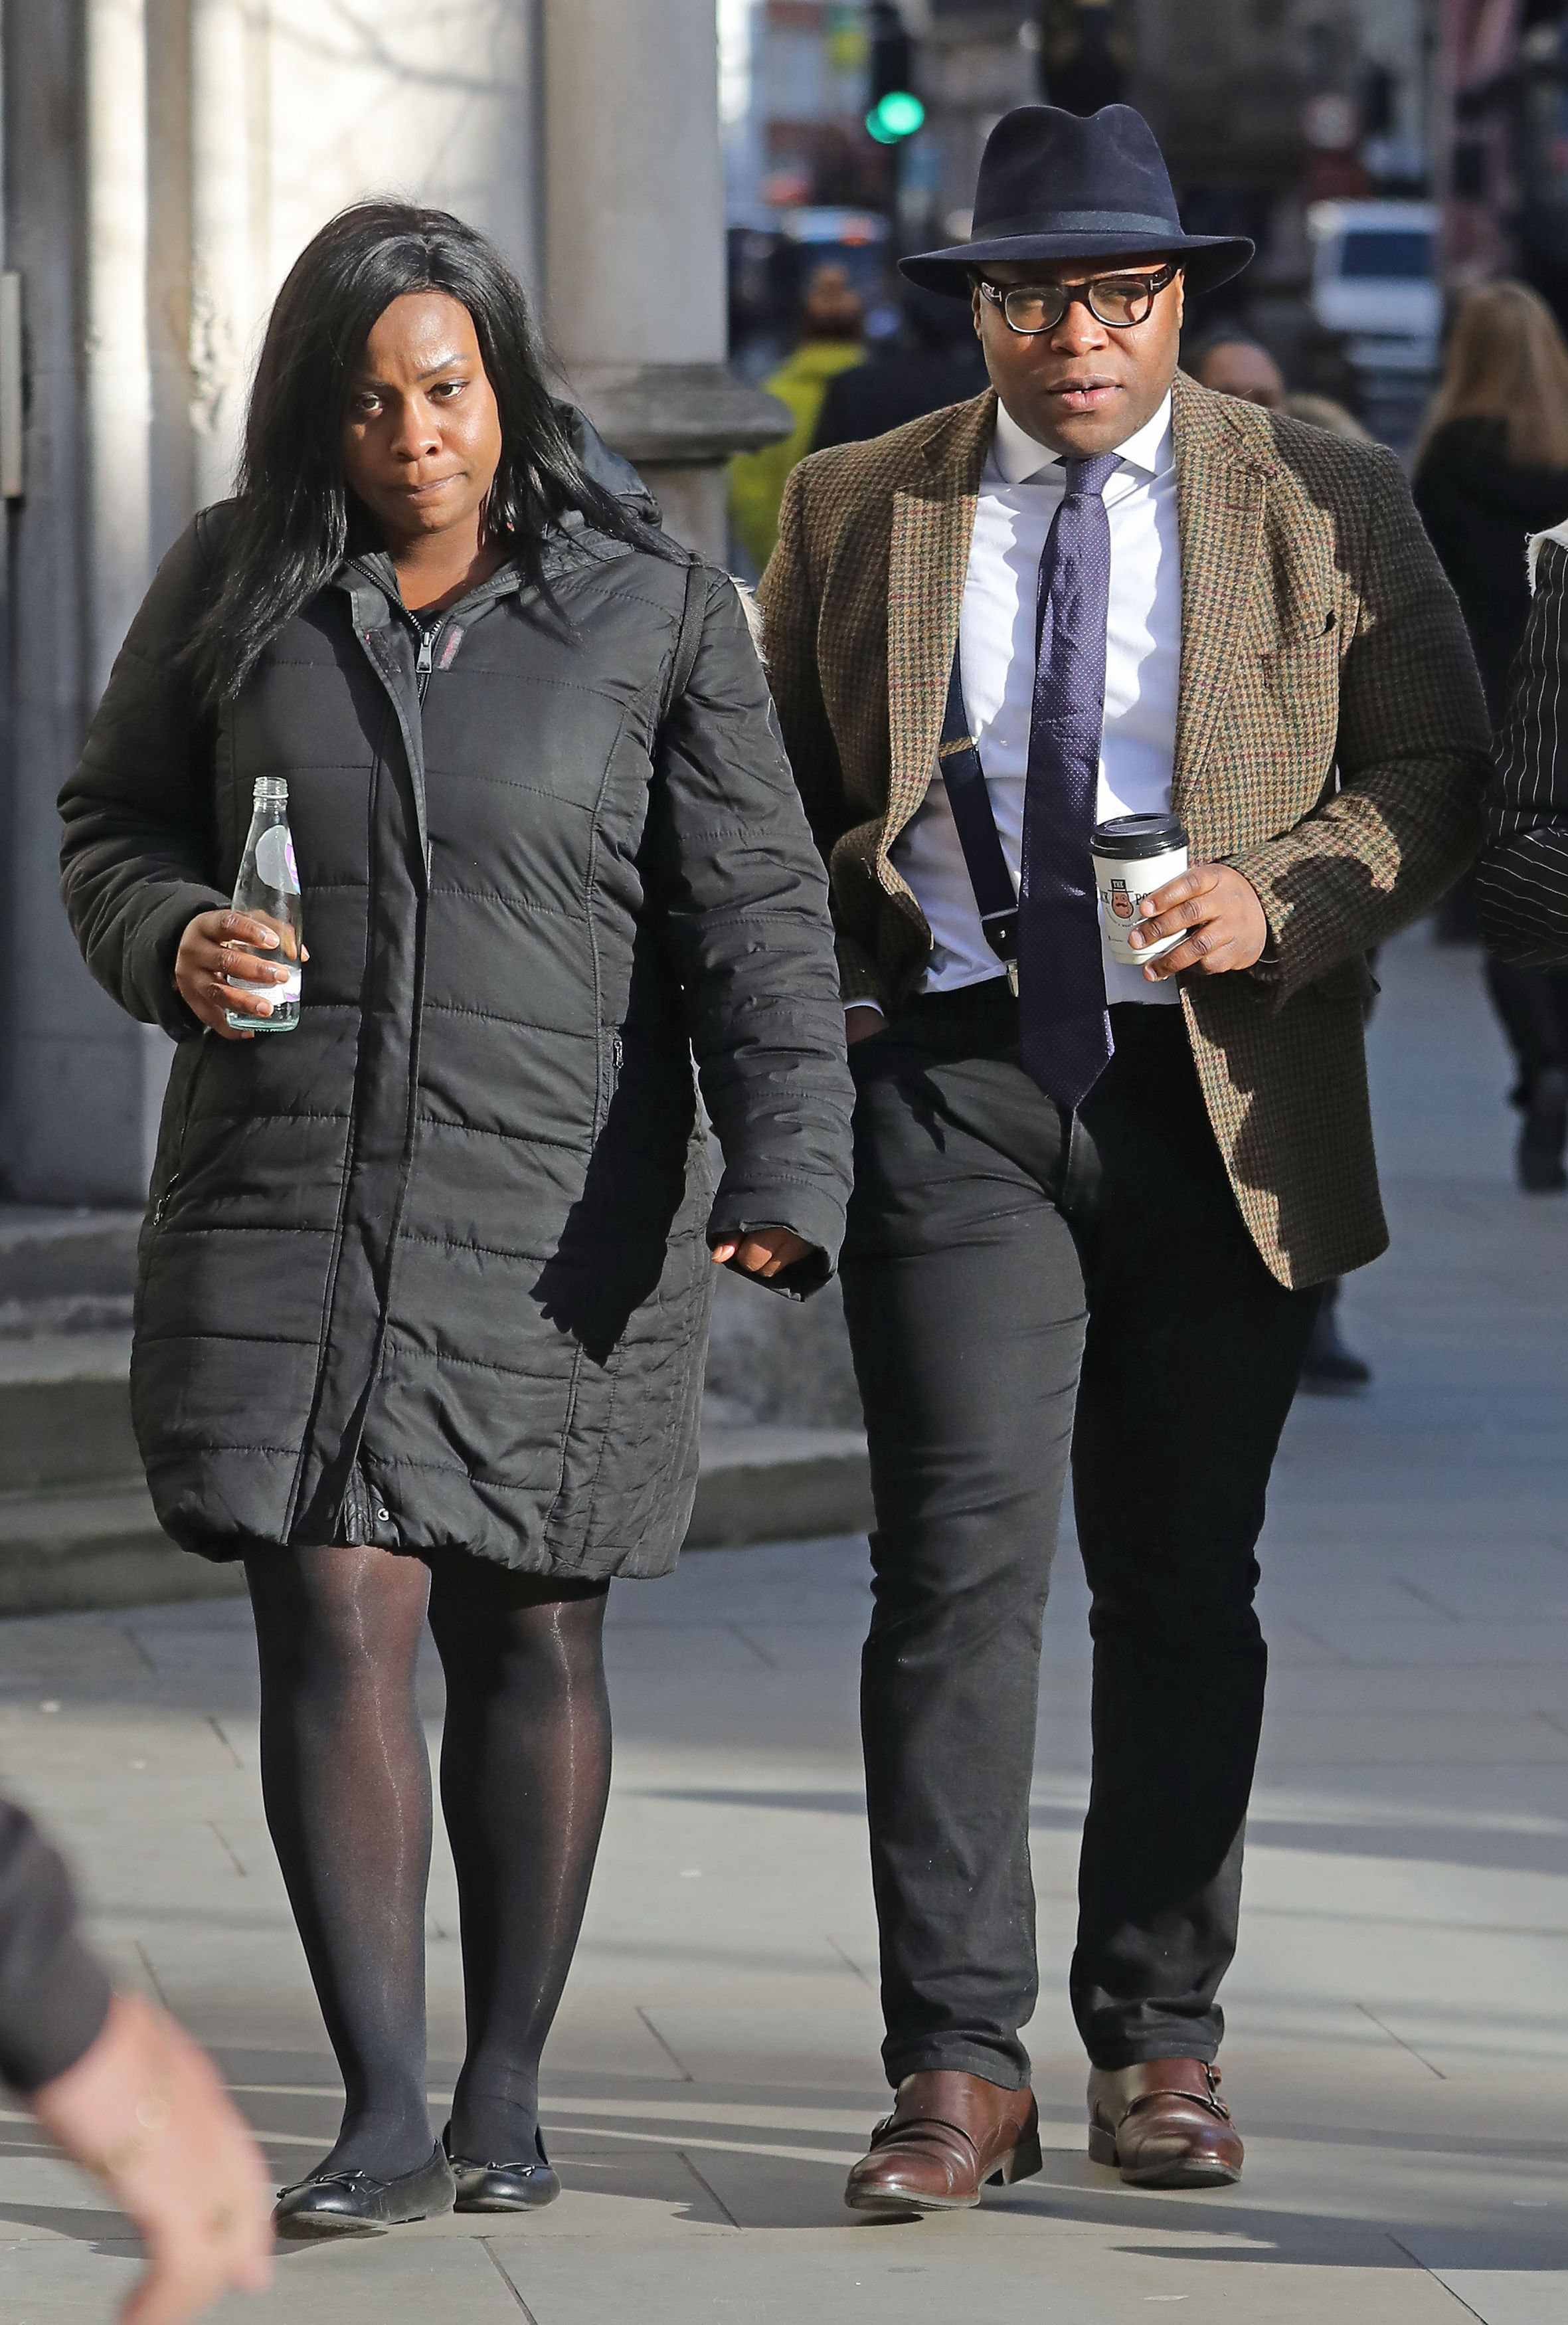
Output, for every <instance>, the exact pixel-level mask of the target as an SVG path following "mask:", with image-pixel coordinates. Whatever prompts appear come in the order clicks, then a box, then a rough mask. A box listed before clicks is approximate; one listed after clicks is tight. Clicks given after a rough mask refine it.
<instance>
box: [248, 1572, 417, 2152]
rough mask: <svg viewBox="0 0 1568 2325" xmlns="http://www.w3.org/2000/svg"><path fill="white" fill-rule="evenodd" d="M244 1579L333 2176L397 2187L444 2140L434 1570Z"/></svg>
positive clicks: (269, 1807) (275, 1837)
mask: <svg viewBox="0 0 1568 2325" xmlns="http://www.w3.org/2000/svg"><path fill="white" fill-rule="evenodd" d="M245 1575H246V1579H247V1580H248V1582H249V1584H250V1592H251V1604H252V1607H253V1608H254V1614H255V1621H256V1644H257V1648H258V1650H259V1652H260V1656H261V1670H262V1793H263V1800H264V1802H265V1803H266V1811H267V1825H268V1829H270V1831H271V1833H272V1842H273V1846H274V1847H275V1848H276V1849H277V1852H278V1862H279V1864H280V1865H281V1867H282V1872H283V1880H284V1883H285V1885H286V1886H287V1888H288V1892H289V1903H290V1904H291V1906H292V1907H293V1909H294V1919H295V1921H296V1922H297V1923H298V1924H299V1929H300V1938H301V1940H302V1941H303V1942H304V1947H305V1957H306V1959H307V1961H308V1962H309V1966H310V1976H311V1978H312V1980H313V1981H314V1984H315V1987H316V1993H317V1996H318V2000H319V2001H320V2005H321V2015H322V2016H323V2018H324V2019H325V2020H326V2022H327V2034H328V2035H329V2037H330V2038H331V2042H332V2048H333V2050H334V2052H336V2053H337V2063H338V2066H339V2068H340V2070H341V2071H342V2075H343V2082H344V2089H345V2093H346V2107H345V2109H344V2117H343V2129H342V2132H341V2134H340V2135H339V2137H338V2140H337V2145H336V2146H335V2147H334V2148H333V2150H332V2152H331V2154H330V2155H329V2156H328V2157H327V2164H326V2168H327V2169H330V2170H332V2171H340V2170H343V2171H347V2170H356V2171H361V2172H368V2173H370V2175H371V2176H372V2178H374V2179H378V2180H391V2179H395V2178H397V2177H398V2176H399V2175H400V2174H401V2173H402V2172H411V2171H413V2170H415V2169H416V2168H417V2166H418V2165H420V2164H421V2163H427V2162H428V2161H429V2154H430V2147H431V2138H430V2122H429V2109H428V2107H427V2106H426V2101H425V1889H426V1885H427V1882H428V1880H429V1868H430V1764H429V1757H428V1755H427V1754H426V1750H425V1736H424V1730H423V1728H422V1727H421V1726H420V1717H419V1711H418V1709H417V1706H416V1704H415V1700H414V1666H415V1662H416V1659H417V1657H418V1653H419V1645H420V1635H421V1633H422V1632H423V1629H424V1626H425V1606H426V1600H427V1598H428V1596H429V1573H428V1572H427V1570H426V1569H425V1568H424V1567H423V1566H422V1565H421V1564H420V1561H419V1560H418V1559H413V1558H400V1557H395V1556H393V1555H392V1553H391V1552H387V1551H384V1550H373V1549H345V1548H339V1549H319V1550H299V1551H285V1550H269V1551H266V1552H259V1553H258V1554H257V1555H256V1556H255V1557H254V1558H251V1559H248V1560H247V1561H246V1562H245ZM316 2168H318V2169H320V2168H322V2167H320V2166H318V2167H316Z"/></svg>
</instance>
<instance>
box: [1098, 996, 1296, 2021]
mask: <svg viewBox="0 0 1568 2325" xmlns="http://www.w3.org/2000/svg"><path fill="white" fill-rule="evenodd" d="M1115 1018H1116V1024H1117V1055H1116V1057H1115V1059H1114V1060H1113V1061H1112V1064H1111V1068H1110V1070H1108V1072H1107V1075H1106V1077H1105V1079H1104V1081H1103V1083H1102V1086H1101V1088H1099V1089H1097V1090H1096V1091H1095V1092H1094V1093H1093V1095H1092V1097H1091V1098H1090V1100H1089V1103H1088V1105H1087V1106H1086V1107H1085V1108H1084V1129H1085V1130H1086V1131H1087V1132H1088V1133H1089V1135H1090V1136H1091V1138H1092V1139H1093V1144H1094V1146H1095V1148H1096V1150H1097V1152H1098V1153H1099V1157H1100V1162H1101V1167H1102V1183H1101V1191H1100V1205H1099V1222H1098V1227H1097V1230H1096V1233H1095V1237H1094V1241H1093V1246H1092V1249H1091V1251H1090V1255H1089V1284H1090V1324H1089V1332H1088V1338H1087V1343H1086V1347H1085V1350H1084V1377H1083V1384H1082V1387H1081V1390H1080V1394H1079V1400H1078V1417H1077V1425H1076V1429H1075V1436H1074V1445H1073V1482H1074V1495H1075V1505H1076V1510H1077V1518H1078V1534H1079V1540H1080V1542H1081V1543H1082V1545H1083V1552H1084V1567H1085V1570H1086V1571H1087V1574H1088V1578H1089V1583H1090V1588H1091V1589H1092V1591H1093V1616H1092V1627H1093V1636H1094V1694H1093V1738H1094V1773H1093V1787H1092V1792H1091V1798H1090V1808H1089V1816H1088V1821H1087V1823H1086V1825H1085V1828H1084V1851H1083V1859H1082V1865H1081V1870H1080V1876H1079V1903H1080V1919H1079V1928H1078V1945H1077V1950H1076V1953H1075V1959H1074V1964H1073V1974H1072V1993H1073V2005H1074V2009H1075V2014H1076V2016H1077V2021H1078V2026H1079V2030H1080V2032H1081V2033H1082V2034H1083V2037H1084V2044H1085V2047H1086V2048H1087V2050H1088V2052H1089V2056H1090V2058H1091V2060H1092V2061H1093V2063H1094V2064H1095V2065H1096V2066H1100V2067H1122V2066H1129V2065H1131V2064H1133V2063H1135V2062H1137V2061H1143V2060H1148V2059H1158V2058H1181V2057H1186V2058H1212V2057H1213V2054H1214V2052H1215V2051H1216V2050H1217V2048H1218V2046H1219V2042H1220V2037H1221V2033H1222V2026H1223V2021H1222V2015H1221V2013H1220V2009H1219V2006H1218V2004H1217V2003H1216V2001H1215V1995H1216V1992H1217V1989H1218V1987H1219V1984H1220V1980H1221V1978H1222V1977H1223V1975H1224V1972H1225V1970H1226V1969H1227V1968H1228V1967H1229V1965H1230V1961H1231V1955H1232V1954H1233V1952H1234V1950H1235V1943H1236V1923H1237V1913H1238V1909H1239V1904H1240V1899H1241V1836H1242V1827H1243V1823H1244V1820H1245V1818H1246V1813H1247V1802H1248V1796H1249V1793H1250V1790H1251V1783H1252V1771H1253V1765H1254V1763H1255V1760H1256V1757H1257V1750H1258V1736H1259V1725H1260V1722H1261V1719H1262V1712H1263V1683H1264V1674H1265V1671H1266V1668H1267V1651H1266V1649H1265V1646H1264V1644H1263V1637H1262V1633H1261V1631H1260V1629H1259V1623H1258V1617H1257V1614H1256V1612H1255V1609H1254V1607H1253V1592H1254V1589H1255V1588H1256V1585H1257V1581H1258V1568H1257V1564H1256V1562H1255V1560H1254V1557H1253V1551H1254V1547H1255V1545H1256V1542H1257V1539H1258V1535H1259V1531H1260V1529H1261V1527H1262V1523H1263V1511H1264V1496H1265V1491H1266V1488H1267V1486H1268V1473H1269V1469H1270V1467H1271V1466H1272V1463H1273V1459H1274V1454H1275V1450H1276V1448H1277V1444H1278V1440H1279V1432H1280V1431H1281V1429H1282V1427H1283V1426H1284V1422H1285V1417H1286V1414H1287V1412H1288V1411H1289V1409H1290V1402H1291V1398H1292V1396H1293V1394H1294V1393H1295V1389H1296V1377H1297V1375H1298V1372H1299V1370H1300V1366H1301V1358H1302V1353H1303V1350H1304V1348H1305V1344H1306V1338H1307V1335H1308V1333H1309V1331H1310V1329H1311V1327H1312V1322H1313V1317H1314V1310H1315V1307H1316V1304H1317V1293H1316V1292H1315V1291H1306V1292H1287V1291H1286V1290H1285V1289H1283V1287H1282V1286H1281V1285H1280V1284H1278V1283H1277V1282H1276V1281H1275V1279H1274V1278H1273V1276H1271V1275H1270V1274H1269V1273H1268V1269H1267V1268H1266V1267H1265V1266H1264V1264H1263V1262H1262V1260H1261V1259H1260V1258H1259V1255H1258V1253H1257V1251H1256V1249H1255V1247H1254V1246H1253V1244H1252V1241H1251V1238H1250V1236H1249V1235H1248V1233H1247V1230H1246V1228H1245V1227H1244V1226H1243V1225H1242V1222H1241V1215H1240V1213H1239V1212H1238V1210H1237V1209H1236V1205H1235V1201H1234V1199H1233V1197H1232V1195H1231V1189H1230V1186H1229V1183H1228V1181H1227V1180H1226V1177H1225V1172H1224V1169H1223V1166H1222V1163H1221V1160H1220V1155H1219V1152H1218V1149H1217V1147H1216V1146H1215V1144H1214V1139H1213V1132H1212V1131H1211V1129H1210V1127H1209V1124H1208V1120H1207V1117H1206V1116H1205V1115H1204V1109H1203V1103H1202V1099H1201V1097H1200V1094H1199V1091H1198V1087H1197V1079H1196V1074H1195V1072H1194V1068H1193V1064H1192V1060H1191V1057H1190V1054H1189V1052H1188V1049H1187V1043H1186V1039H1185V1033H1184V1031H1183V1028H1182V1025H1181V1022H1180V1020H1179V1018H1178V1017H1177V1016H1176V1012H1174V1011H1171V1012H1169V1013H1167V1012H1166V1011H1163V1010H1154V1009H1138V1008H1137V1007H1133V1008H1130V1009H1128V1008H1123V1009H1119V1010H1118V1011H1117V1012H1116V1013H1115ZM1129 1019H1130V1020H1132V1021H1133V1022H1132V1023H1130V1024H1129V1023H1124V1022H1123V1021H1125V1020H1129Z"/></svg>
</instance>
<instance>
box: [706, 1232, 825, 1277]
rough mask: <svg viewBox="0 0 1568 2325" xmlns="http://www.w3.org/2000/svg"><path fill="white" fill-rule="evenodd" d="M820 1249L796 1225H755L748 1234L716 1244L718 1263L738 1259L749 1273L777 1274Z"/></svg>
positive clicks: (721, 1265)
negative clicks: (797, 1229)
mask: <svg viewBox="0 0 1568 2325" xmlns="http://www.w3.org/2000/svg"><path fill="white" fill-rule="evenodd" d="M815 1250H816V1245H815V1244H812V1243H807V1241H806V1240H805V1238H804V1237H801V1236H798V1235H797V1234H796V1232H795V1230H794V1228H793V1227H753V1228H752V1230H751V1232H750V1233H749V1234H747V1235H743V1236H741V1237H736V1238H733V1239H732V1240H730V1241H729V1242H726V1243H715V1245H714V1246H713V1255H714V1264H715V1266H718V1267H723V1266H724V1264H726V1262H727V1261H729V1260H732V1259H738V1260H739V1261H740V1263H741V1265H742V1267H743V1268H744V1269H745V1271H746V1273H747V1274H748V1275H761V1276H770V1275H777V1274H778V1273H779V1269H780V1268H781V1267H793V1266H794V1264H795V1263H796V1261H797V1260H798V1259H804V1258H805V1257H806V1255H807V1253H808V1252H813V1251H815Z"/></svg>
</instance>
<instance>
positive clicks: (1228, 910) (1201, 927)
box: [1127, 864, 1268, 985]
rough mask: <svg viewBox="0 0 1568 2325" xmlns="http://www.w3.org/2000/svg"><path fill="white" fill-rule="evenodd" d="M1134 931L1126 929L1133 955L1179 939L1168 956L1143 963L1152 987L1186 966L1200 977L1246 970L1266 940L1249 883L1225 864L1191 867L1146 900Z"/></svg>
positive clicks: (1260, 911)
mask: <svg viewBox="0 0 1568 2325" xmlns="http://www.w3.org/2000/svg"><path fill="white" fill-rule="evenodd" d="M1138 909H1139V915H1140V917H1139V924H1138V926H1137V927H1136V928H1134V929H1131V930H1130V931H1128V938H1127V942H1128V946H1129V949H1130V950H1131V951H1133V952H1135V953H1137V952H1141V951H1143V950H1145V949H1147V948H1148V946H1149V945H1152V944H1158V942H1159V941H1160V940H1161V939H1162V938H1170V937H1178V938H1180V939H1181V942H1179V943H1178V944H1176V945H1173V946H1172V948H1171V949H1170V951H1169V952H1165V953H1161V955H1160V957H1159V959H1158V960H1151V961H1148V962H1146V963H1145V965H1144V971H1143V973H1144V975H1145V977H1147V978H1148V981H1149V983H1150V984H1151V985H1155V984H1158V982H1159V980H1160V978H1161V977H1176V976H1177V975H1179V974H1180V972H1181V971H1182V970H1183V969H1184V968H1194V969H1196V970H1197V971H1198V972H1199V974H1200V975H1202V976H1204V977H1222V976H1224V975H1225V974H1226V972H1227V971H1228V970H1230V969H1233V968H1251V966H1252V964H1253V962H1254V961H1255V960H1257V959H1259V957H1260V956H1261V954H1262V951H1263V948H1264V946H1265V945H1266V944H1267V943H1268V921H1267V920H1266V919H1265V918H1264V913H1263V907H1262V905H1261V904H1260V903H1259V901H1258V891H1257V890H1256V888H1254V887H1253V885H1252V884H1251V882H1250V880H1248V879H1245V878H1244V877H1243V876H1242V875H1241V873H1240V872H1236V871H1233V870H1232V869H1231V866H1230V865H1228V864H1194V865H1193V866H1192V867H1191V868H1190V869H1189V870H1188V871H1185V872H1178V873H1177V874H1176V878H1175V879H1174V880H1167V882H1166V883H1165V885H1164V886H1163V887H1160V888H1157V889H1155V891H1154V893H1153V894H1152V895H1148V896H1145V897H1144V898H1143V899H1142V901H1141V902H1140V903H1139V908H1138Z"/></svg>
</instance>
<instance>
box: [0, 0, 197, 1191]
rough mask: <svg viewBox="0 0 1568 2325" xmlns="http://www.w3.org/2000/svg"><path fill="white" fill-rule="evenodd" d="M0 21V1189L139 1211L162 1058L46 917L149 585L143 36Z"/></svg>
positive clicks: (104, 24) (97, 14) (14, 14)
mask: <svg viewBox="0 0 1568 2325" xmlns="http://www.w3.org/2000/svg"><path fill="white" fill-rule="evenodd" d="M5 14H6V23H5V35H6V42H5V45H6V67H7V70H6V83H7V86H6V91H5V113H6V145H7V153H6V175H7V218H6V236H7V257H8V261H9V264H12V265H13V266H16V267H19V268H20V270H21V272H22V276H23V299H24V307H25V315H26V331H27V367H28V384H29V397H28V405H27V413H26V423H25V429H24V434H23V500H22V502H21V503H20V505H18V508H17V511H16V514H15V515H14V517H13V518H12V520H11V521H10V522H11V532H12V558H13V563H12V572H13V575H14V581H15V584H16V586H15V588H14V593H13V602H12V612H11V623H12V628H11V641H10V644H11V673H12V675H11V690H10V713H11V732H10V736H9V740H10V745H11V749H10V799H9V803H8V815H7V845H6V847H5V850H4V863H3V866H0V873H3V877H4V890H5V919H6V937H7V940H8V946H7V950H8V960H7V971H8V977H9V996H8V997H9V1004H10V1005H9V1007H8V1010H7V1012H6V1021H5V1094H4V1095H5V1107H4V1117H5V1118H4V1155H3V1160H4V1170H5V1180H6V1181H7V1183H8V1186H9V1189H10V1191H11V1192H12V1193H14V1194H15V1195H17V1196H19V1197H21V1198H22V1199H23V1200H28V1201H34V1202H51V1203H84V1202H124V1203H134V1202H138V1201H140V1200H142V1199H143V1196H144V1194H145V1191H146V1185H147V1172H148V1169H149V1165H150V1163H151V1157H152V1138H153V1132H154V1128H155V1123H156V1116H157V1112H158V1107H159V1104H160V1102H161V1096H162V1089H163V1084H164V1081H165V1079H166V1078H167V1071H168V1061H169V1043H168V1042H167V1040H166V1039H165V1037H164V1036H163V1034H162V1033H159V1032H158V1031H157V1030H156V1029H154V1028H149V1027H146V1026H142V1025H135V1024H132V1023H131V1022H130V1021H129V1020H128V1019H127V1018H126V1017H125V1015H124V1014H122V1012H121V1011H120V1010H118V1009H117V1008H116V1007H115V1005H114V1003H113V1002H112V1001H110V999H109V998H108V996H107V995H106V994H105V993H102V992H100V991H99V989H98V988H97V986H96V985H95V984H94V983H93V981H92V979H91V977H89V976H88V972H87V970H86V969H85V968H84V967H83V966H82V962H81V959H80V956H79V954H78V951H77V948H76V944H75V940H73V938H72V936H71V933H70V931H69V928H68V927H67V926H66V923H65V919H64V915H63V914H62V913H61V912H60V892H59V885H58V884H59V876H60V875H59V865H60V821H59V818H58V815H57V814H56V811H55V794H56V792H58V790H59V788H60V783H61V781H62V780H63V778H64V777H65V775H66V774H67V773H69V770H70V768H71V766H72V764H74V762H75V760H76V757H77V755H78V752H79V750H80V748H81V738H82V732H83V727H84V725H85V723H86V720H87V718H88V716H90V714H91V711H92V709H93V707H94V705H95V704H96V703H97V699H98V696H99V694H100V693H101V691H102V690H103V685H104V681H105V680H106V678H107V676H108V672H109V668H110V665H111V663H112V662H113V661H114V658H115V653H116V652H117V651H118V649H119V646H120V644H121V641H122V639H123V638H124V636H125V631H126V629H127V627H128V626H129V625H130V622H131V619H132V616H134V613H135V611H136V608H137V606H138V605H139V604H140V602H141V599H142V596H143V592H144V590H145V588H146V586H147V579H148V571H149V566H150V563H151V556H150V540H149V533H150V523H151V520H150V497H151V475H152V468H151V455H150V447H149V418H150V411H151V401H152V398H151V381H150V369H149V361H148V342H147V301H146V279H147V245H148V236H147V129H146V124H147V69H146V34H145V22H144V16H143V0H85V5H83V6H82V7H81V9H80V11H79V13H78V12H77V11H76V10H74V9H73V8H72V7H71V6H69V5H67V0H21V5H18V6H17V7H16V8H15V9H14V10H13V9H11V8H8V9H7V10H6V12H5ZM78 40H79V42H80V45H79V46H78ZM78 93H79V95H80V97H81V99H82V114H81V125H82V139H81V143H80V144H79V145H78V144H77V142H76V139H75V135H74V125H75V119H76V116H75V112H74V106H73V102H72V100H73V99H74V98H75V97H77V96H78Z"/></svg>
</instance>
